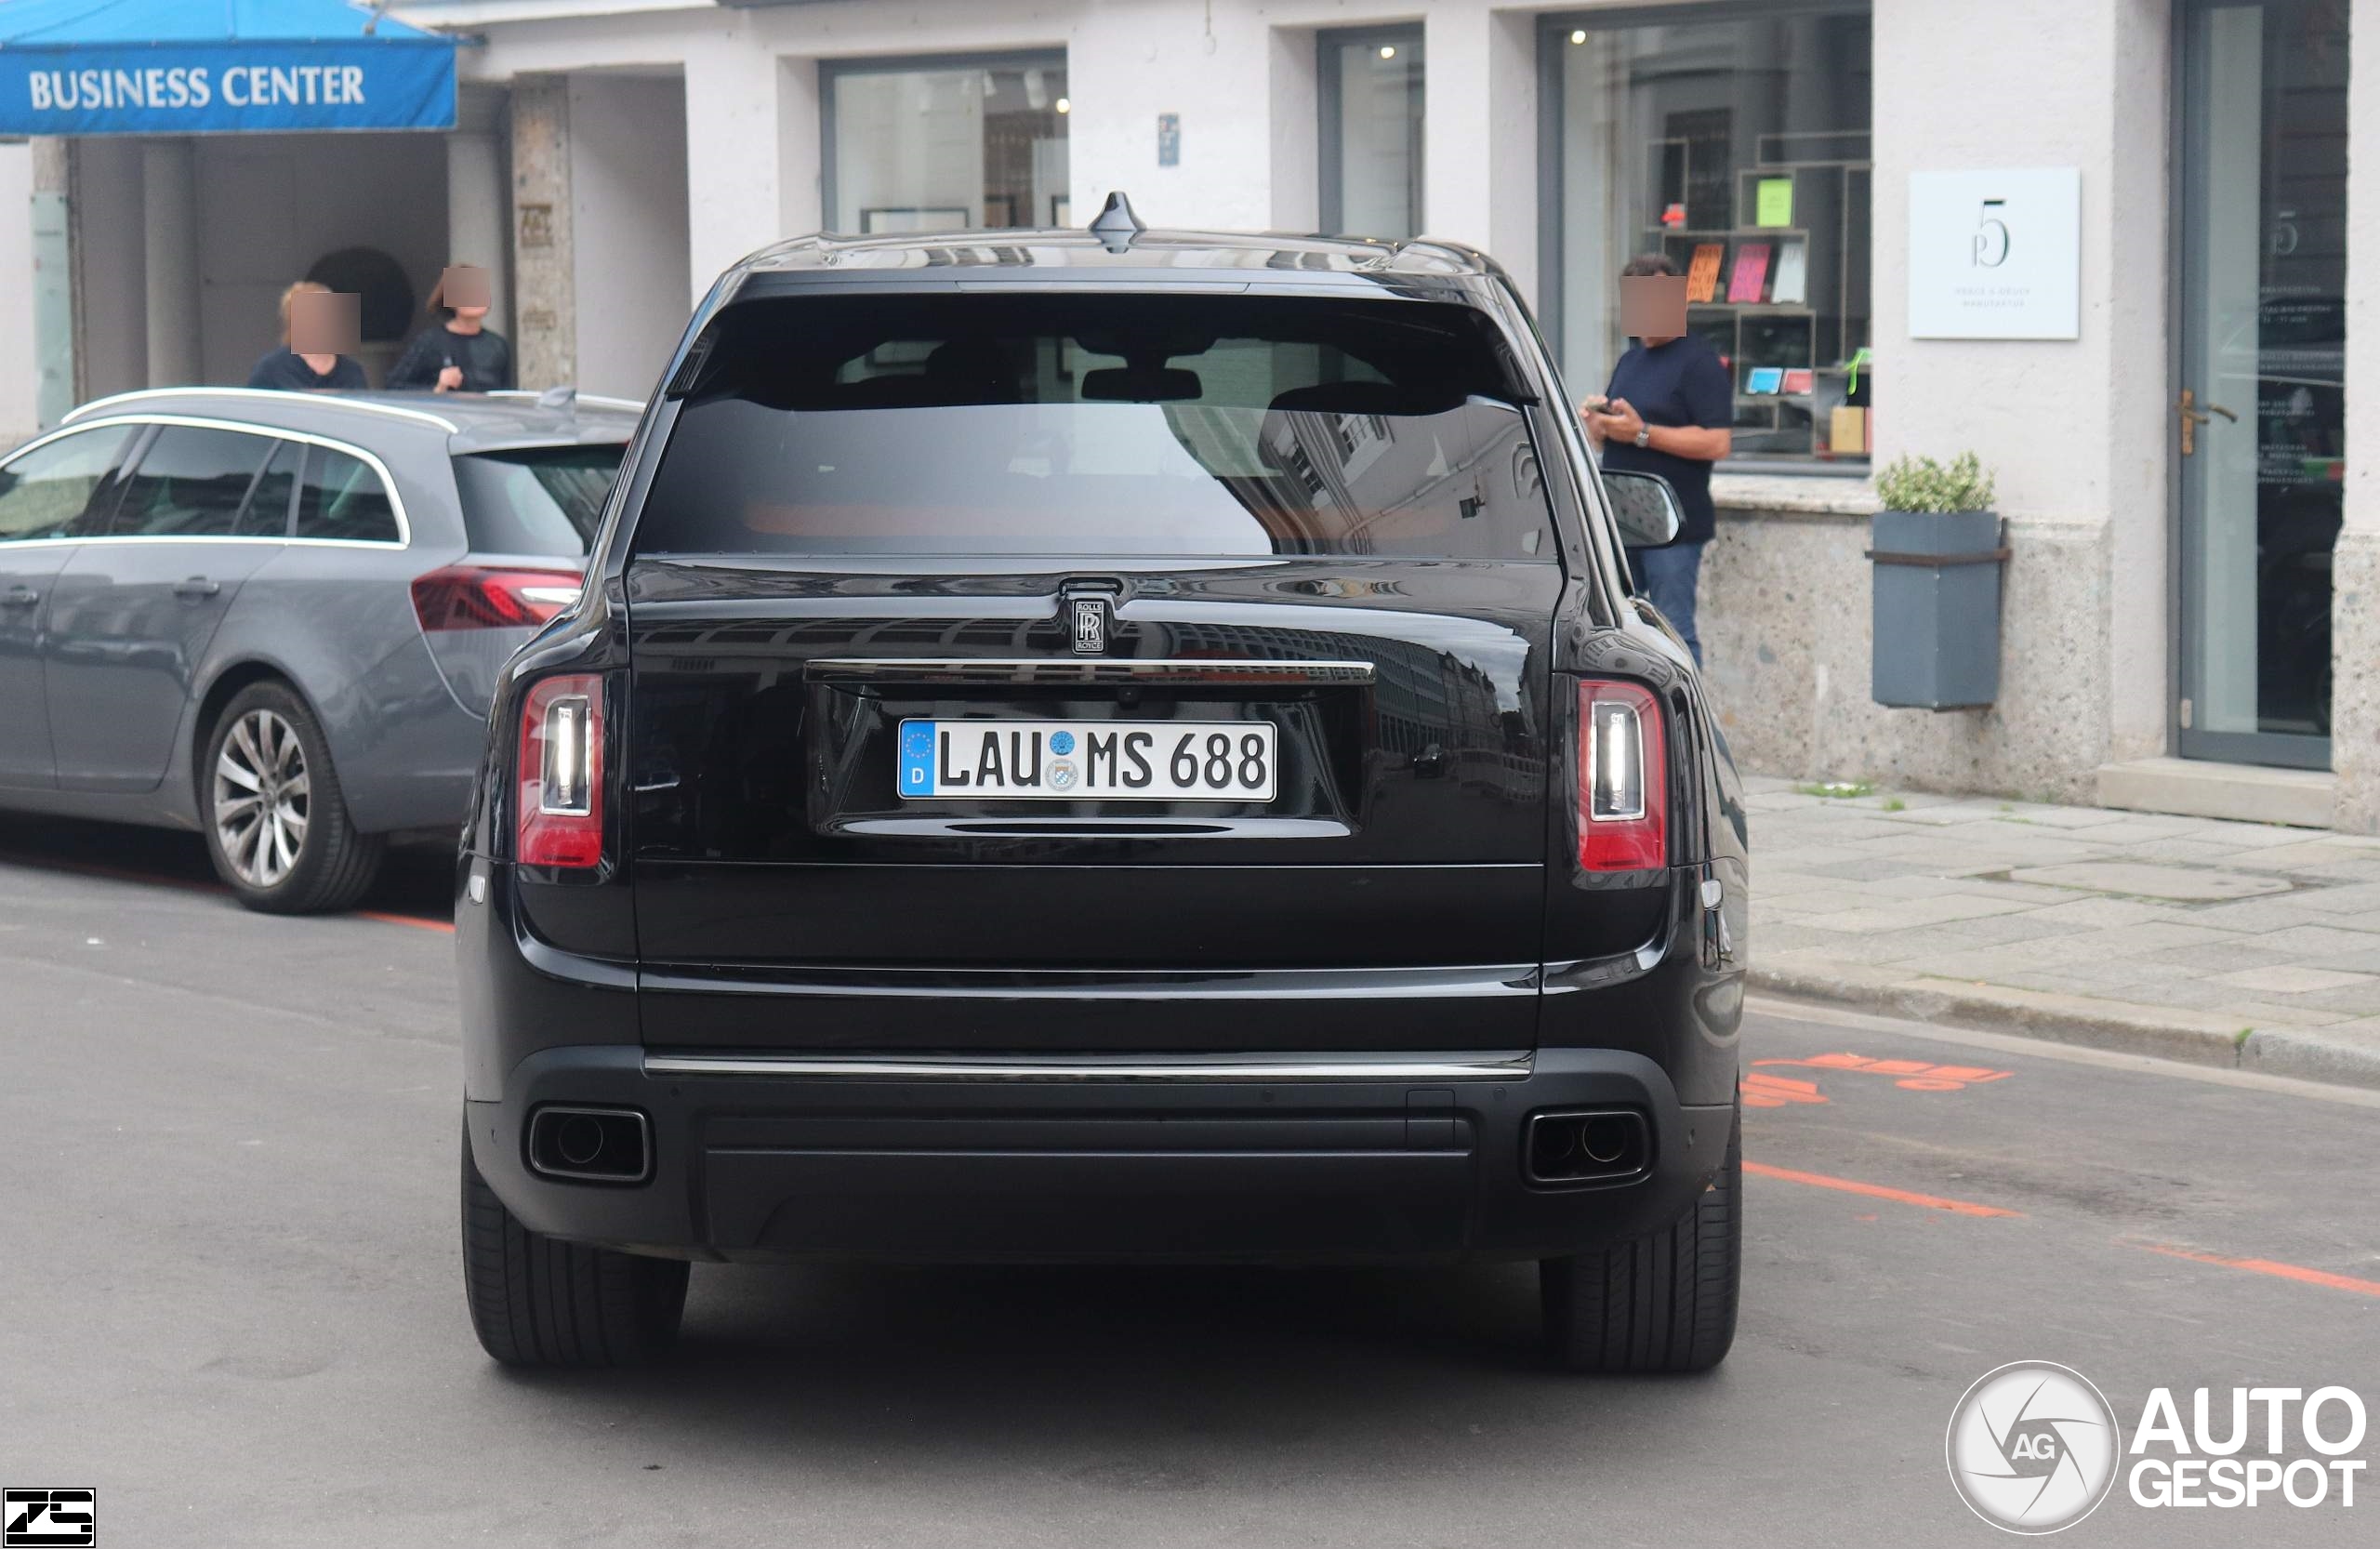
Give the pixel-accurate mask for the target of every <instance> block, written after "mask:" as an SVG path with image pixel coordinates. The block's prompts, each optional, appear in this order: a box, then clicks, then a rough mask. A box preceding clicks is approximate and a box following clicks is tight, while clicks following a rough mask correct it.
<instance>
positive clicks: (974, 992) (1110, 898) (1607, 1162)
mask: <svg viewBox="0 0 2380 1549" xmlns="http://www.w3.org/2000/svg"><path fill="white" fill-rule="evenodd" d="M1675 522H1676V507H1675V501H1674V497H1673V495H1672V493H1671V492H1670V491H1669V490H1668V488H1667V486H1666V485H1663V484H1661V483H1659V481H1657V480H1648V479H1645V478H1642V477H1641V476H1639V477H1623V476H1621V475H1619V474H1616V473H1614V474H1598V472H1597V470H1595V468H1594V466H1593V462H1592V460H1591V458H1590V455H1589V452H1588V449H1587V447H1586V445H1585V444H1584V442H1583V440H1582V438H1581V435H1580V427H1579V425H1578V424H1577V423H1576V420H1575V417H1574V415H1573V413H1572V412H1571V410H1570V408H1569V407H1568V405H1567V403H1566V400H1565V397H1564V394H1563V391H1562V387H1561V383H1560V380H1559V378H1558V377H1557V376H1556V374H1555V371H1554V367H1553V365H1552V364H1551V363H1550V361H1549V360H1548V358H1547V355H1546V352H1545V350H1544V347H1543V345H1542V343H1541V341H1540V338H1539V337H1538V335H1537V332H1536V330H1535V327H1534V325H1533V324H1532V323H1531V322H1530V320H1529V317H1528V315H1527V311H1525V309H1524V308H1523V306H1522V304H1521V302H1520V300H1519V298H1517V296H1516V295H1515V294H1514V289H1513V287H1512V285H1511V284H1510V283H1509V282H1508V281H1507V280H1506V278H1505V277H1504V275H1503V274H1502V273H1501V271H1499V270H1498V269H1497V268H1496V266H1495V265H1494V264H1493V263H1491V262H1490V261H1488V259H1487V258H1484V257H1482V256H1481V255H1479V254H1477V253H1475V252H1473V251H1471V250H1469V249H1466V248H1462V247H1460V246H1455V245H1448V244H1442V243H1436V242H1430V241H1413V242H1405V243H1396V244H1392V243H1375V242H1366V241H1355V240H1340V239H1325V238H1308V237H1285V236H1250V235H1223V234H1213V233H1194V232H1157V231H1146V230H1143V229H1142V228H1141V227H1140V225H1139V223H1138V222H1137V221H1136V220H1134V219H1133V218H1131V212H1130V208H1129V206H1128V205H1124V204H1122V202H1121V201H1120V200H1118V201H1114V202H1111V205H1110V208H1109V210H1108V211H1106V212H1105V213H1104V214H1103V216H1102V218H1101V219H1100V221H1099V222H1097V223H1095V224H1094V225H1093V227H1092V228H1091V230H1090V231H1088V232H1064V231H1052V232H999V233H984V232H976V233H958V234H951V235H942V236H933V235H904V236H899V237H888V238H872V239H839V238H828V237H816V238H805V239H801V240H798V241H793V242H788V243H786V244H783V245H778V246H775V247H772V248H769V249H767V250H765V251H762V252H760V253H759V254H756V255H754V256H753V257H751V258H747V259H746V260H745V261H744V262H742V263H740V264H738V265H737V266H736V267H735V268H734V269H733V270H732V271H729V272H728V273H727V274H726V275H725V276H724V277H723V278H721V281H720V282H719V284H718V285H717V286H716V287H715V288H714V289H713V290H712V291H711V293H710V295H709V298H707V300H706V301H705V302H704V303H703V304H702V306H701V307H700V308H699V310H698V311H697V312H696V313H695V316H694V320H693V323H692V324H691V325H690V327H689V329H688V331H687V333H686V336H685V338H684V341H683V343H682V344H681V347H680V349H679V351H678V354H677V356H676V358H675V359H674V361H673V362H672V363H671V364H670V366H669V369H668V374H667V376H666V377H665V378H664V391H662V392H660V393H658V394H657V395H656V396H655V400H654V402H653V404H652V405H651V407H650V408H649V409H648V410H647V412H646V414H645V416H644V417H643V419H642V421H641V424H640V426H639V429H638V430H637V432H636V436H635V440H634V442H633V443H632V444H631V445H630V447H629V450H628V457H627V461H626V464H625V466H624V467H623V469H622V471H621V475H620V478H619V481H618V483H617V484H616V485H615V488H614V491H613V494H612V496H611V502H610V505H609V507H608V509H607V510H606V512H605V514H604V518H603V522H602V527H601V529H600V531H599V533H598V535H597V537H596V540H595V543H594V551H593V554H592V557H591V561H590V567H589V571H588V589H587V593H586V595H585V597H584V598H583V599H582V600H581V601H580V602H578V603H577V604H576V605H575V606H574V607H572V608H571V609H570V610H569V611H567V612H565V613H564V614H563V615H562V616H560V617H559V618H557V619H555V620H554V621H553V622H552V623H551V624H550V625H549V626H548V627H547V628H546V629H544V630H543V631H542V632H541V633H540V634H539V635H538V636H537V637H536V639H535V640H534V641H532V642H529V644H528V645H526V646H525V647H523V648H522V651H521V653H520V654H519V655H516V656H515V657H514V658H513V660H512V662H511V663H510V665H509V667H508V668H507V669H506V670H505V671H504V673H503V674H502V676H501V678H500V680H499V682H498V683H497V686H496V708H495V713H494V716H493V719H492V722H491V725H492V734H491V738H490V742H489V746H488V750H487V755H486V759H485V761H484V764H483V770H482V774H481V777H480V779H479V783H478V788H477V793H476V798H475V805H474V811H473V814H472V816H471V818H470V821H469V827H468V830H467V834H466V839H465V842H464V849H463V854H462V856H461V860H460V867H459V872H458V894H459V895H458V899H457V904H456V920H457V926H458V938H459V941H458V945H459V949H460V956H461V964H462V985H463V996H462V1000H463V1007H464V1016H465V1021H466V1026H465V1049H466V1061H467V1071H466V1079H465V1092H464V1095H465V1099H466V1101H465V1104H464V1129H465V1144H464V1150H463V1159H462V1166H463V1194H462V1205H463V1231H464V1240H465V1247H466V1255H465V1266H466V1276H467V1280H468V1291H469V1304H470V1308H471V1312H472V1316H473V1320H474V1323H475V1326H476V1328H477V1331H478V1333H479V1335H480V1338H481V1340H482V1342H483V1344H484V1345H485V1347H486V1348H487V1350H488V1351H489V1353H490V1354H491V1355H493V1356H494V1357H496V1358H497V1359H498V1360H502V1361H506V1362H511V1363H518V1364H529V1365H536V1364H560V1365H574V1364H575V1365H584V1364H604V1363H611V1362H617V1361H623V1360H628V1359H632V1358H635V1357H640V1356H642V1355H644V1354H646V1353H648V1352H650V1351H652V1350H654V1349H655V1348H657V1347H658V1346H659V1345H661V1344H665V1343H666V1342H667V1341H668V1339H669V1338H670V1337H671V1336H672V1334H673V1333H674V1332H675V1331H676V1329H677V1327H678V1324H679V1322H680V1318H681V1309H682V1306H683V1301H684V1296H685V1288H686V1277H687V1273H688V1264H690V1263H704V1264H713V1263H729V1264H733V1263H738V1262H747V1261H786V1260H803V1259H817V1258H843V1259H849V1258H860V1259H876V1260H905V1261H928V1262H955V1261H974V1262H983V1261H1051V1260H1199V1261H1252V1262H1266V1263H1276V1262H1277V1263H1295V1262H1314V1261H1359V1262H1362V1261H1369V1262H1379V1261H1425V1260H1438V1261H1461V1260H1536V1261H1539V1262H1540V1264H1541V1265H1542V1271H1541V1278H1542V1282H1543V1288H1544V1304H1545V1313H1546V1328H1547V1333H1548V1339H1549V1344H1550V1347H1551V1350H1552V1353H1553V1356H1554V1359H1555V1360H1556V1361H1557V1362H1558V1363H1559V1364H1561V1365H1564V1366H1567V1367H1570V1368H1574V1369H1580V1370H1605V1371H1656V1370H1665V1371H1676V1370H1700V1369H1705V1368H1708V1367H1710V1366H1712V1365H1714V1364H1715V1363H1717V1362H1718V1361H1719V1360H1720V1359H1721V1358H1722V1357H1724V1356H1725V1355H1726V1350H1727V1347H1728V1344H1729V1343H1730V1341H1731V1339H1732V1337H1733V1333H1734V1328H1735V1317H1736V1294H1737V1284H1738V1273H1739V1257H1740V1241H1741V1229H1740V1216H1739V1160H1738V1145H1739V1143H1738V1133H1739V1107H1738V1101H1737V1078H1738V1063H1739V1056H1738V1022H1739V1015H1740V1009H1741V996H1742V979H1743V952H1744V946H1745V926H1746V915H1745V906H1746V885H1747V869H1746V867H1747V860H1746V851H1745V834H1744V815H1743V811H1742V807H1741V803H1740V800H1739V787H1738V783H1737V780H1736V776H1735V774H1734V771H1733V769H1732V768H1731V766H1730V763H1729V761H1728V758H1727V754H1726V747H1725V744H1724V742H1723V741H1722V740H1721V739H1720V738H1719V736H1718V735H1717V734H1716V731H1715V730H1714V727H1713V724H1712V712H1711V709H1710V707H1709V705H1708V703H1707V702H1706V699H1705V697H1704V693H1703V689H1702V687H1701V685H1700V683H1699V681H1698V679H1697V676H1696V673H1695V670H1694V667H1693V665H1692V662H1691V659H1690V658H1689V657H1688V655H1687V654H1686V651H1685V650H1684V649H1683V648H1682V647H1681V646H1680V645H1679V643H1678V642H1677V640H1676V639H1675V638H1674V636H1673V634H1672V632H1671V631H1670V630H1669V629H1668V628H1667V627H1666V626H1665V625H1664V624H1663V623H1662V622H1661V621H1660V619H1659V616H1658V615H1656V614H1654V613H1653V612H1652V611H1651V610H1650V609H1649V608H1648V607H1646V605H1645V604H1644V603H1643V602H1641V601H1639V600H1638V599H1636V598H1634V597H1633V596H1632V590H1631V584H1630V581H1629V578H1628V573H1627V566H1626V559H1625V555H1624V552H1623V546H1624V545H1627V544H1632V543H1634V544H1642V543H1648V542H1660V541H1664V540H1666V539H1667V538H1668V537H1670V536H1673V534H1674V532H1675V530H1676V529H1675Z"/></svg>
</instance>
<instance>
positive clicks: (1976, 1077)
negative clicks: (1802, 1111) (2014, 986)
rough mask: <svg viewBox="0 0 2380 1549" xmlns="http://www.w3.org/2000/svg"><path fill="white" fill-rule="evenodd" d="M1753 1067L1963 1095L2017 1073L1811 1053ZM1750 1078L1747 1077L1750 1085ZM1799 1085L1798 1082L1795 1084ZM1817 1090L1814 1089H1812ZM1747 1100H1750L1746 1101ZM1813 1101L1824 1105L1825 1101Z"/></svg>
mask: <svg viewBox="0 0 2380 1549" xmlns="http://www.w3.org/2000/svg"><path fill="white" fill-rule="evenodd" d="M1776 1065H1791V1066H1802V1067H1803V1068H1804V1069H1807V1070H1861V1071H1865V1072H1867V1073H1868V1074H1869V1075H1871V1076H1894V1077H1897V1078H1899V1079H1897V1080H1896V1081H1894V1082H1893V1085H1895V1086H1897V1087H1901V1088H1903V1089H1905V1090H1907V1091H1910V1092H1964V1091H1965V1090H1966V1089H1967V1088H1969V1087H1971V1086H1981V1085H1982V1084H1983V1083H1984V1082H1986V1081H2004V1080H2006V1079H2008V1078H2009V1077H2011V1076H2013V1075H2015V1074H2016V1072H2015V1071H2013V1070H1993V1069H1991V1068H1990V1067H1989V1066H1980V1065H1929V1064H1927V1063H1926V1062H1925V1061H1924V1060H1871V1059H1870V1058H1869V1057H1868V1056H1867V1055H1865V1054H1813V1055H1811V1056H1810V1057H1809V1058H1808V1059H1806V1060H1754V1061H1752V1068H1753V1069H1754V1070H1758V1069H1759V1068H1760V1067H1761V1066H1776ZM1752 1079H1753V1078H1751V1077H1747V1078H1746V1079H1745V1080H1746V1084H1747V1085H1750V1084H1751V1082H1752ZM1797 1084H1801V1083H1797ZM1811 1090H1812V1091H1813V1092H1815V1091H1816V1090H1817V1088H1816V1087H1815V1086H1813V1087H1812V1088H1811ZM1747 1100H1749V1099H1747ZM1816 1101H1818V1102H1820V1103H1823V1102H1825V1101H1826V1099H1825V1098H1823V1097H1820V1098H1818V1099H1816ZM1752 1106H1754V1107H1764V1108H1765V1107H1776V1106H1778V1105H1777V1104H1775V1103H1753V1104H1752Z"/></svg>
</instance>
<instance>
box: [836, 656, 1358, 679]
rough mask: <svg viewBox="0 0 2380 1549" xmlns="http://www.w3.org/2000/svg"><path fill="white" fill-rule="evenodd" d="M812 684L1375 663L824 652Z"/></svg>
mask: <svg viewBox="0 0 2380 1549" xmlns="http://www.w3.org/2000/svg"><path fill="white" fill-rule="evenodd" d="M802 677H803V678H805V679H806V680H808V681H809V682H813V683H884V682H895V683H1114V682H1179V683H1369V682H1371V681H1372V678H1373V668H1372V664H1371V663H1369V662H1352V661H1351V662H1301V661H1263V660H1260V659H1256V658H1252V657H1251V658H1247V659H1241V660H1221V661H1218V660H1204V661H1201V660H1190V661H1173V660H1160V659H1152V658H1138V657H1129V656H1117V657H1104V656H1026V657H1021V658H1003V657H980V656H979V657H966V656H950V657H945V656H822V657H817V658H813V660H811V661H809V662H807V663H805V664H803V667H802Z"/></svg>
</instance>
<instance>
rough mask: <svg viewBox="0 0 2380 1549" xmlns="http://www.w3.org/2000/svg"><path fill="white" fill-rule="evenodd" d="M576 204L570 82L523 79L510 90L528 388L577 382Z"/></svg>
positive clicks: (523, 375)
mask: <svg viewBox="0 0 2380 1549" xmlns="http://www.w3.org/2000/svg"><path fill="white" fill-rule="evenodd" d="M570 202H571V188H570V79H569V77H568V76H566V75H524V76H522V77H521V78H520V79H519V80H518V81H517V82H515V83H514V85H513V88H512V285H513V301H512V305H513V324H514V326H515V327H516V328H518V329H519V330H520V338H517V339H516V340H514V344H515V346H516V348H517V350H518V351H519V353H518V357H517V359H518V375H519V377H520V382H521V385H522V387H524V388H530V389H539V388H549V387H559V386H562V385H563V384H564V383H571V382H575V381H576V380H577V379H578V360H577V346H578V298H577V286H576V284H575V280H574V277H573V268H574V265H573V260H572V253H573V251H574V249H573V246H572V243H571V218H570Z"/></svg>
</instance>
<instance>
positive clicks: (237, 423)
mask: <svg viewBox="0 0 2380 1549" xmlns="http://www.w3.org/2000/svg"><path fill="white" fill-rule="evenodd" d="M155 391H165V392H179V391H188V390H184V389H179V388H166V389H161V390H155ZM225 391H229V390H228V389H227V390H225ZM242 391H246V390H242ZM117 396H118V397H121V398H133V397H145V396H152V393H129V392H126V393H119V394H117ZM256 396H258V397H259V398H286V397H287V396H288V394H287V393H283V392H267V391H264V390H263V389H261V388H258V389H257V390H256ZM109 402H112V400H109V399H105V398H102V399H100V400H99V403H100V404H105V403H109ZM97 406H98V404H85V405H84V407H85V408H95V407H97ZM77 412H80V411H77ZM403 412H405V413H408V414H410V413H412V412H413V411H411V410H410V409H408V410H405V411H403ZM425 417H427V416H425ZM68 418H69V419H72V418H73V416H71V415H70V416H68ZM106 425H185V426H188V427H190V428H192V430H236V431H239V432H240V433H241V434H243V435H251V436H263V437H266V438H267V439H270V440H274V441H295V442H300V443H303V444H306V445H309V446H327V447H329V448H330V449H331V450H332V451H334V452H344V453H346V454H347V455H348V456H349V457H353V458H355V459H356V460H357V461H358V462H361V463H363V464H364V465H365V466H366V467H368V468H370V469H371V470H372V471H373V472H375V473H377V474H378V475H379V476H380V487H381V488H382V489H384V490H386V491H388V494H389V510H390V511H391V512H393V513H394V514H395V516H396V519H397V541H396V542H394V543H384V542H382V541H381V540H379V539H378V538H361V537H289V536H283V535H280V534H274V533H187V534H185V533H92V534H89V535H86V536H82V537H36V538H26V539H23V540H22V541H20V542H17V543H12V544H10V545H9V547H10V548H11V549H31V548H34V547H37V546H40V545H44V544H49V545H56V544H77V545H80V544H85V543H274V544H281V545H284V546H289V545H296V546H300V547H303V548H308V549H388V550H390V551H391V552H394V551H396V550H398V549H410V548H411V547H413V519H412V518H411V517H410V516H408V515H407V514H406V512H405V497H404V495H403V492H402V491H401V490H399V489H398V488H397V476H396V475H395V474H394V473H391V472H390V471H389V465H388V464H387V463H385V462H382V461H381V460H380V455H379V454H378V453H377V452H374V451H372V450H370V449H369V448H367V447H363V446H358V445H356V444H354V443H353V442H351V441H341V440H339V439H338V438H337V436H325V435H317V434H315V433H314V432H313V431H311V430H284V429H283V428H282V427H280V426H278V425H259V424H257V423H256V422H255V421H253V420H246V419H210V418H208V417H205V416H204V415H192V414H120V415H111V416H109V417H107V418H105V419H101V420H93V421H92V422H91V423H89V424H87V425H70V424H60V425H59V428H58V429H57V430H52V431H50V432H49V434H47V435H46V436H39V437H36V438H35V439H33V440H32V441H29V442H27V443H25V444H23V445H22V446H20V447H17V448H15V449H14V450H12V451H10V452H9V454H8V456H7V459H6V461H7V462H14V461H16V460H17V458H18V457H20V456H22V455H23V454H25V453H27V452H30V451H32V450H33V449H34V448H35V447H38V446H43V445H46V444H48V443H50V442H53V441H56V440H58V439H59V437H61V436H66V435H73V434H76V433H78V432H82V431H88V430H99V429H100V428H101V427H102V426H106ZM0 466H6V464H5V463H0Z"/></svg>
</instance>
